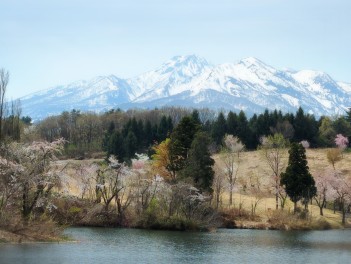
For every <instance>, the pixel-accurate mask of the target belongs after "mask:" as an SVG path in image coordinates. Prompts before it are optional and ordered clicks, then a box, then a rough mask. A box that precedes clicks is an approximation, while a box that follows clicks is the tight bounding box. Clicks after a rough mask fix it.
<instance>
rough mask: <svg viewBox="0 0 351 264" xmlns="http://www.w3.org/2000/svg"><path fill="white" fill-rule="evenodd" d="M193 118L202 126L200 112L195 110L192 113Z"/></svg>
mask: <svg viewBox="0 0 351 264" xmlns="http://www.w3.org/2000/svg"><path fill="white" fill-rule="evenodd" d="M191 118H192V119H193V120H194V122H195V123H196V124H197V125H198V126H201V125H202V123H201V120H200V114H199V111H198V110H196V109H195V110H193V112H192V113H191Z"/></svg>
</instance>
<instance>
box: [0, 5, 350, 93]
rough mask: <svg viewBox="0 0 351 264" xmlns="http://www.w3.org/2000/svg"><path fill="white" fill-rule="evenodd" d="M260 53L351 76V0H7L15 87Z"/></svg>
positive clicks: (281, 62)
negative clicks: (178, 59)
mask: <svg viewBox="0 0 351 264" xmlns="http://www.w3.org/2000/svg"><path fill="white" fill-rule="evenodd" d="M188 54H196V55H199V56H202V57H205V58H206V59H207V60H208V61H209V62H211V63H213V64H220V63H225V62H236V61H238V60H240V59H241V58H244V57H249V56H253V57H257V58H259V59H261V60H263V61H264V62H266V63H267V64H270V65H272V66H274V67H277V68H285V67H288V68H293V69H297V70H299V69H313V70H322V71H325V72H327V73H329V74H330V75H331V76H332V77H333V78H334V79H336V80H338V81H345V82H351V74H350V73H351V1H350V0H328V1H326V0H231V1H229V0H173V1H168V0H145V1H141V0H140V1H137V0H124V1H119V0H106V1H104V0H99V1H97V0H96V1H88V0H0V67H3V68H5V69H7V70H9V72H10V75H11V76H10V83H9V86H8V97H10V98H17V97H20V96H23V95H26V94H29V93H31V92H34V91H38V90H42V89H46V88H49V87H51V86H56V85H59V84H67V83H69V82H71V81H75V80H80V79H89V78H92V77H95V76H97V75H108V74H115V75H117V76H119V77H122V78H128V77H133V76H136V75H138V74H140V73H143V72H145V71H148V70H153V69H154V68H156V67H157V66H159V65H160V64H161V63H163V62H164V61H166V60H168V59H169V58H171V57H173V56H175V55H188Z"/></svg>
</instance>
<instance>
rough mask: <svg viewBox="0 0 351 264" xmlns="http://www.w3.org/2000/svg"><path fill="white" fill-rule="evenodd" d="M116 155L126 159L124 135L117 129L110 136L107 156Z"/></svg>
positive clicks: (119, 158)
mask: <svg viewBox="0 0 351 264" xmlns="http://www.w3.org/2000/svg"><path fill="white" fill-rule="evenodd" d="M110 155H114V156H116V158H117V159H118V160H119V161H121V162H122V161H124V159H125V155H126V152H125V148H124V142H123V136H122V134H121V133H120V132H118V131H115V132H114V133H113V134H112V135H111V137H110V138H109V143H108V145H107V156H108V157H109V156H110Z"/></svg>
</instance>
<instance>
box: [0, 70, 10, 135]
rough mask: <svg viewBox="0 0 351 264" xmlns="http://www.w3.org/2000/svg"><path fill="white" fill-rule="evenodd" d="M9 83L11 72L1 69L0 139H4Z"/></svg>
mask: <svg viewBox="0 0 351 264" xmlns="http://www.w3.org/2000/svg"><path fill="white" fill-rule="evenodd" d="M8 83H9V72H8V71H6V70H5V69H3V68H1V69H0V140H2V139H3V134H2V127H3V122H2V121H3V118H4V110H5V94H6V89H7V85H8Z"/></svg>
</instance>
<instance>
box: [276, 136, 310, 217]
mask: <svg viewBox="0 0 351 264" xmlns="http://www.w3.org/2000/svg"><path fill="white" fill-rule="evenodd" d="M280 184H281V185H282V186H283V187H284V188H285V191H286V193H287V194H288V196H289V197H290V199H291V201H292V202H293V203H294V212H296V204H297V202H298V201H300V200H301V199H305V200H307V199H311V198H312V197H314V196H315V195H316V192H317V189H316V186H315V182H314V179H313V177H312V175H311V174H310V172H309V168H308V166H307V159H306V150H305V148H304V147H303V146H302V145H301V144H299V143H292V144H291V148H290V150H289V163H288V167H287V168H286V171H285V172H284V173H282V174H281V180H280Z"/></svg>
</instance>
